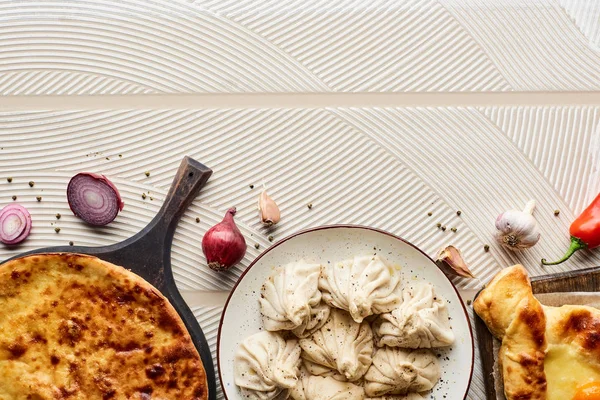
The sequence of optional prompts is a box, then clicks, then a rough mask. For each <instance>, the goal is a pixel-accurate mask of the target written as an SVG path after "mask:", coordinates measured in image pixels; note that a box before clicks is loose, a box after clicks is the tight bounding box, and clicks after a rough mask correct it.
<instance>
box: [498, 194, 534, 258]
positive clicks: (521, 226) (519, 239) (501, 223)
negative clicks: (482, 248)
mask: <svg viewBox="0 0 600 400" xmlns="http://www.w3.org/2000/svg"><path fill="white" fill-rule="evenodd" d="M534 208H535V200H530V201H529V202H528V203H527V205H526V206H525V209H524V210H523V211H518V210H509V211H506V212H504V213H502V214H500V215H498V218H496V229H497V231H496V240H497V241H498V243H500V244H501V245H502V246H504V247H506V248H507V249H511V250H523V249H528V248H530V247H531V246H533V245H534V244H536V243H537V242H538V240H540V231H539V229H538V226H537V221H536V220H535V218H533V215H532V214H533V209H534Z"/></svg>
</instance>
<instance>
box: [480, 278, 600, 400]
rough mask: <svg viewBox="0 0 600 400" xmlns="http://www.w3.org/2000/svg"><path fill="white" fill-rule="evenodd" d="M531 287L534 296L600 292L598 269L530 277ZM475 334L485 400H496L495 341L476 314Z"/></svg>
mask: <svg viewBox="0 0 600 400" xmlns="http://www.w3.org/2000/svg"><path fill="white" fill-rule="evenodd" d="M531 286H532V288H533V293H534V294H537V293H561V292H598V291H600V267H593V268H586V269H581V270H577V271H569V272H562V273H558V274H550V275H541V276H536V277H532V278H531ZM480 293H481V292H480ZM477 295H479V293H478V294H477ZM475 297H477V296H475ZM475 332H476V334H477V341H478V346H479V352H480V357H481V363H482V367H483V376H484V382H485V394H486V399H487V400H496V388H495V387H496V386H495V381H494V372H493V371H494V363H495V357H496V355H495V354H494V340H496V339H494V337H493V336H492V334H491V333H490V331H489V330H488V328H487V326H486V325H485V323H484V322H483V320H482V319H481V318H479V316H478V315H477V314H475Z"/></svg>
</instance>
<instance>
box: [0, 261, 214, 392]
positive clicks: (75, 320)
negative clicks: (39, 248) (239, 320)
mask: <svg viewBox="0 0 600 400" xmlns="http://www.w3.org/2000/svg"><path fill="white" fill-rule="evenodd" d="M207 391H208V389H207V382H206V373H205V371H204V367H203V365H202V362H201V360H200V356H199V355H198V352H197V350H196V348H195V346H194V344H193V343H192V341H191V338H190V336H189V334H188V332H187V330H186V328H185V326H184V324H183V322H182V321H181V319H180V317H179V315H178V314H177V312H176V311H175V310H174V309H173V307H172V306H171V304H170V303H169V302H168V300H167V299H166V298H165V297H164V296H162V294H161V293H160V292H159V291H158V290H156V289H155V288H154V287H152V285H150V284H149V283H147V282H146V281H144V280H143V279H141V278H140V277H138V276H137V275H135V274H133V273H131V272H129V271H127V270H125V269H123V268H121V267H117V266H115V265H113V264H110V263H107V262H104V261H102V260H99V259H98V258H96V257H91V256H86V255H78V254H43V255H33V256H28V257H23V258H20V259H16V260H13V261H10V262H8V263H6V264H4V265H2V266H1V267H0V400H13V399H15V400H16V399H19V400H20V399H28V398H35V399H49V400H50V399H73V400H79V399H82V400H83V399H92V398H94V399H119V400H120V399H140V400H141V399H150V398H152V399H194V400H200V399H202V400H203V399H207V398H208V393H207ZM28 396H29V397H28Z"/></svg>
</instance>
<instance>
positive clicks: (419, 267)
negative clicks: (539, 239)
mask: <svg viewBox="0 0 600 400" xmlns="http://www.w3.org/2000/svg"><path fill="white" fill-rule="evenodd" d="M375 253H376V254H379V255H381V256H383V257H384V258H385V259H386V260H388V261H389V262H390V263H392V264H396V265H400V266H401V270H400V271H401V273H402V277H403V280H404V282H414V281H415V280H424V281H427V282H431V283H432V284H433V285H434V286H435V288H436V290H437V293H439V294H441V295H442V296H443V297H445V298H446V300H447V301H448V303H449V304H448V306H449V307H448V308H449V311H450V318H451V325H452V329H453V331H454V333H455V334H456V338H457V340H456V343H455V344H454V345H453V346H451V347H449V348H447V349H436V352H437V353H439V354H440V355H441V356H440V358H439V360H440V363H441V369H442V377H441V379H440V381H439V382H438V383H437V385H436V386H435V387H434V388H433V390H432V392H431V394H429V396H426V397H425V398H426V399H434V398H435V399H441V398H444V399H446V400H463V399H464V398H465V397H466V395H467V391H468V388H469V383H470V381H471V375H472V372H473V336H472V334H471V327H470V323H469V318H468V316H467V311H466V310H465V308H464V306H463V304H462V302H461V300H460V298H459V296H458V292H457V291H456V289H455V288H454V286H453V285H452V283H450V281H449V280H448V278H446V276H445V275H444V274H443V273H442V272H441V271H440V269H439V268H438V267H437V266H436V265H435V263H434V262H433V261H432V260H431V259H430V258H429V257H428V256H427V255H426V254H425V253H423V252H422V251H420V250H419V249H417V248H416V247H415V246H413V245H411V244H410V243H408V242H406V241H404V240H402V239H400V238H399V237H397V236H394V235H392V234H390V233H387V232H384V231H380V230H377V229H373V228H368V227H361V226H349V225H335V226H324V227H319V228H314V229H309V230H307V231H303V232H299V233H297V234H294V235H292V236H289V237H287V238H285V239H283V240H281V241H280V242H278V243H276V244H275V245H274V246H272V247H271V248H269V249H268V250H267V251H265V252H264V253H263V254H262V255H260V256H259V257H258V258H257V259H256V260H255V261H254V262H253V263H252V264H251V265H250V266H249V267H248V269H247V270H246V271H245V272H244V274H243V275H242V276H241V278H240V280H239V281H238V283H237V285H236V286H235V287H234V288H233V290H232V292H231V294H230V296H229V299H228V300H227V303H226V304H225V309H224V310H223V315H222V317H221V323H220V325H219V334H218V341H217V359H218V364H219V375H220V378H221V386H222V387H223V393H224V394H225V397H226V398H227V399H228V400H242V399H243V398H242V395H241V392H240V391H239V389H238V388H237V386H235V384H234V377H233V359H234V355H235V351H236V349H237V347H238V345H239V343H240V342H241V341H242V340H243V339H244V338H246V337H248V336H250V335H252V334H254V333H257V332H259V331H261V330H262V329H263V328H262V323H261V318H260V310H259V303H258V299H259V296H260V287H261V285H262V283H263V282H264V280H265V279H266V278H267V277H268V276H269V274H270V273H271V271H272V270H273V267H275V266H278V265H282V264H286V263H289V262H292V261H297V260H306V261H308V262H314V263H316V262H320V263H328V262H335V261H338V260H343V259H347V258H349V257H353V256H354V255H362V254H364V255H367V254H375Z"/></svg>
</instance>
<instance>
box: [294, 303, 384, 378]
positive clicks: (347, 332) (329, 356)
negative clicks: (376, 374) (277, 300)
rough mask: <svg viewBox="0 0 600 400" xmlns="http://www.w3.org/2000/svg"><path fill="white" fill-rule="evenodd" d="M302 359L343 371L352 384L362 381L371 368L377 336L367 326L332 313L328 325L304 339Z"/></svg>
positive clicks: (336, 311)
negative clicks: (374, 336) (374, 340)
mask: <svg viewBox="0 0 600 400" xmlns="http://www.w3.org/2000/svg"><path fill="white" fill-rule="evenodd" d="M300 347H302V350H303V352H302V358H304V359H306V360H308V361H309V362H311V363H315V364H318V365H322V366H324V367H327V368H331V369H334V370H337V371H339V373H340V374H341V375H343V376H344V377H345V378H346V379H348V380H349V381H355V380H357V379H360V378H361V377H362V376H363V375H364V374H365V372H367V369H369V366H370V365H371V356H372V354H373V332H372V331H371V327H370V326H369V324H367V323H366V322H363V323H360V324H359V323H357V322H355V321H354V320H353V319H352V318H351V317H350V315H349V314H348V313H347V312H345V311H341V310H337V309H332V310H331V313H330V314H329V318H328V319H327V322H325V325H323V326H322V327H321V328H320V329H319V330H317V331H315V332H314V333H313V334H312V335H311V336H310V337H309V338H306V339H300Z"/></svg>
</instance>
